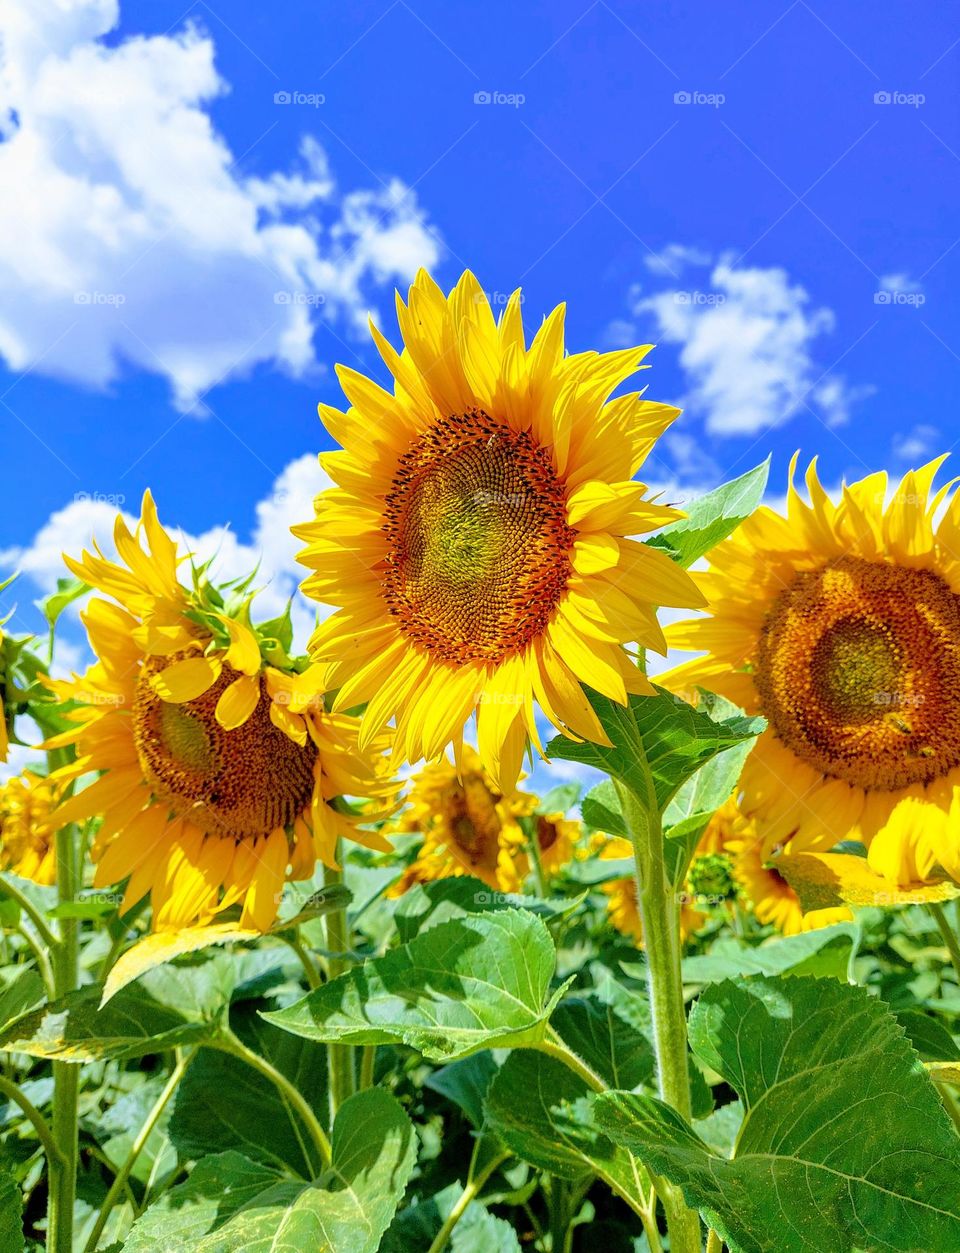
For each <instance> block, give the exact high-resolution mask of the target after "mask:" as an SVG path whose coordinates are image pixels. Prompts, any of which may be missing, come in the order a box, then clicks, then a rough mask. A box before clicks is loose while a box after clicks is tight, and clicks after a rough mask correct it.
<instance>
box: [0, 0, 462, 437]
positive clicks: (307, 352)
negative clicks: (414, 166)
mask: <svg viewBox="0 0 960 1253" xmlns="http://www.w3.org/2000/svg"><path fill="white" fill-rule="evenodd" d="M118 20H119V8H118V4H117V3H116V0H2V2H0V39H2V49H3V52H2V62H0V140H2V142H0V184H2V185H3V186H4V187H5V188H7V190H8V193H9V194H7V195H5V196H4V197H3V199H2V202H0V297H2V306H0V308H2V312H0V356H2V357H3V359H4V360H5V362H6V364H7V365H8V366H9V367H10V368H11V369H12V370H23V369H27V368H28V367H32V368H34V369H35V370H39V371H40V372H42V373H46V374H50V375H53V376H56V377H60V378H64V379H67V380H70V381H73V382H77V383H81V384H86V385H91V386H95V387H103V386H106V385H108V384H109V383H110V382H111V381H112V380H113V379H115V378H116V377H117V376H118V374H119V373H120V371H121V370H122V369H123V368H124V366H125V365H133V366H134V367H136V368H139V369H142V370H147V371H150V372H153V373H157V374H160V375H162V376H165V377H166V378H167V379H168V380H169V381H170V383H171V385H172V388H173V392H174V396H175V399H176V401H177V403H178V404H179V405H180V406H181V407H183V408H184V409H190V408H191V407H192V406H193V405H194V403H195V401H196V397H197V396H198V394H199V393H202V392H204V391H206V390H207V389H209V388H210V387H212V386H214V385H215V384H216V383H217V382H219V381H220V380H221V379H223V378H226V377H229V376H231V375H238V374H243V373H246V372H248V371H250V370H252V369H253V368H254V367H256V366H257V365H261V364H269V365H271V366H273V367H276V368H278V369H281V370H284V371H287V372H289V373H291V374H294V375H300V374H303V373H305V372H307V371H309V370H311V369H315V368H316V358H315V355H314V349H313V343H312V338H313V331H314V329H315V327H316V325H317V322H318V319H319V318H321V317H323V318H337V317H345V318H346V319H347V320H348V322H352V321H356V320H358V319H360V318H362V317H363V315H364V314H365V312H366V309H367V306H368V305H369V303H370V300H371V295H370V293H371V291H372V290H373V285H374V284H375V283H382V282H385V281H387V280H391V279H395V278H396V279H406V278H409V277H410V276H411V275H412V273H413V271H414V270H415V268H416V266H417V265H418V264H421V263H423V264H427V265H431V264H434V263H435V262H436V260H437V258H438V253H439V248H438V244H437V242H436V239H435V237H434V236H433V234H432V233H431V232H430V231H429V230H428V227H427V224H426V222H425V219H424V215H423V213H422V211H421V210H420V209H419V207H418V205H417V202H416V200H415V199H414V198H413V197H412V195H410V193H409V192H408V191H407V189H406V188H405V187H404V185H403V184H402V183H400V182H399V181H396V180H394V181H392V182H389V183H387V185H385V186H383V187H381V188H379V189H377V190H368V189H360V190H353V191H347V192H345V193H341V192H338V191H337V189H336V188H335V185H334V180H333V178H332V175H331V173H330V169H329V166H328V163H327V161H326V157H325V154H324V152H323V149H322V148H321V146H320V145H319V144H318V143H317V142H316V140H314V139H312V138H310V137H307V138H305V139H304V140H303V141H302V144H301V150H300V162H299V168H298V169H296V170H293V171H274V172H272V173H269V174H268V175H266V176H265V177H260V178H252V177H250V178H248V177H244V176H243V175H242V174H241V173H240V172H239V171H238V170H237V168H236V167H237V164H238V154H235V153H234V152H233V151H231V149H230V147H229V146H228V144H227V143H226V141H225V140H224V139H223V137H222V136H221V135H219V134H218V133H217V131H216V130H215V129H214V126H213V123H212V121H211V119H210V116H209V114H208V112H207V109H208V107H209V105H210V103H211V102H212V101H213V100H214V99H215V98H216V97H218V96H220V95H221V94H223V93H224V92H225V91H226V90H227V85H226V84H225V83H224V81H223V80H222V79H221V78H220V76H219V75H218V73H217V70H216V68H215V64H214V53H215V49H214V44H213V41H212V39H211V38H210V37H209V36H207V35H205V34H203V33H202V32H201V31H200V30H198V29H197V28H195V27H193V26H190V25H188V26H186V27H185V28H183V29H182V30H179V31H177V32H175V33H173V34H167V35H158V36H150V37H135V38H127V39H124V40H122V41H117V40H116V39H115V37H114V36H113V35H112V32H113V30H114V28H115V27H116V25H117V23H118ZM290 108H291V106H287V109H288V110H289V109H290ZM291 118H292V114H291V113H290V112H287V113H285V114H282V115H281V116H280V118H279V120H280V121H282V122H284V123H285V124H289V123H290V121H291ZM244 155H245V154H244ZM14 189H15V191H14ZM194 412H195V413H197V414H200V415H202V413H203V410H202V407H200V406H197V407H196V409H195V410H194Z"/></svg>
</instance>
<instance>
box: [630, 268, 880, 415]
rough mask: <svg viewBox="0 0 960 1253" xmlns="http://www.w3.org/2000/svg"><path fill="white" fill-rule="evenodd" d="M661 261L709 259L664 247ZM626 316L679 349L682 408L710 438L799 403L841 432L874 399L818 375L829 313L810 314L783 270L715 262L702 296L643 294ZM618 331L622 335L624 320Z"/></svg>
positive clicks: (803, 294) (812, 311)
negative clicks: (652, 327)
mask: <svg viewBox="0 0 960 1253" xmlns="http://www.w3.org/2000/svg"><path fill="white" fill-rule="evenodd" d="M691 254H692V255H691ZM661 256H667V257H668V258H671V259H672V260H671V264H673V266H674V268H676V265H677V264H679V263H683V264H687V263H688V262H689V263H691V264H693V263H695V264H702V263H703V260H704V259H705V257H706V254H703V253H700V252H699V251H698V250H693V249H685V248H683V247H682V246H681V245H671V246H670V247H669V248H667V249H665V250H664V252H663V254H661ZM693 258H695V259H696V260H695V261H694V260H693ZM648 264H650V259H649V258H648ZM650 268H651V269H654V270H655V271H656V268H657V267H656V266H655V265H650ZM632 312H633V315H634V317H635V318H638V319H641V320H642V319H643V318H644V317H649V315H650V314H653V316H654V318H655V320H656V322H657V325H658V328H659V336H660V339H661V341H663V342H666V343H671V344H677V345H679V350H680V352H679V356H680V365H681V366H682V368H683V369H684V371H685V372H686V375H687V378H688V380H689V385H690V390H689V392H688V394H687V395H686V396H685V397H683V398H682V401H681V403H682V404H683V406H684V407H685V408H686V409H687V410H688V413H689V416H691V417H701V418H702V419H703V420H704V422H705V425H706V428H707V430H708V431H711V432H715V433H716V434H720V435H749V434H753V433H755V432H757V431H761V430H764V429H766V428H768V427H775V426H780V425H782V424H783V423H784V422H786V421H787V420H788V419H789V418H790V417H791V416H792V415H793V414H794V413H796V412H797V411H798V409H799V408H801V407H802V406H804V405H808V406H809V407H810V408H812V409H814V411H815V412H817V413H818V415H819V416H820V417H821V418H822V420H823V421H824V422H826V423H827V424H828V425H838V424H840V423H842V422H844V421H846V420H847V417H848V416H849V412H850V408H851V406H852V405H853V404H855V403H856V402H857V401H858V400H859V399H861V398H862V397H863V396H865V395H868V394H870V392H871V391H872V389H871V388H864V387H856V388H853V387H850V386H849V385H848V384H847V382H846V381H845V380H844V379H843V378H842V377H841V376H840V375H837V374H829V375H828V376H827V377H821V374H822V372H823V371H822V367H821V366H820V365H819V364H818V363H817V361H816V359H815V348H816V341H817V340H818V339H819V338H820V337H821V336H823V335H825V334H828V333H829V332H831V331H832V330H833V329H834V325H835V319H834V315H833V313H832V311H831V310H830V309H826V308H811V307H810V298H809V296H808V295H807V292H806V291H805V290H804V289H803V288H802V287H801V286H799V284H796V283H792V282H791V281H790V278H789V276H788V275H787V273H786V271H785V270H782V269H778V268H770V269H760V268H746V267H737V266H736V265H735V264H734V263H732V262H731V261H729V260H728V259H721V260H720V261H718V262H717V263H716V264H715V265H714V266H713V268H712V270H711V271H710V272H709V273H705V274H704V282H703V286H702V287H701V288H697V289H694V290H690V289H688V290H679V289H676V288H671V289H669V290H665V291H659V292H656V293H654V294H652V295H649V296H640V297H639V298H637V299H635V300H634V302H633V304H632ZM641 324H642V323H641ZM618 332H619V333H620V334H621V335H624V334H625V330H624V326H623V323H622V322H620V323H618Z"/></svg>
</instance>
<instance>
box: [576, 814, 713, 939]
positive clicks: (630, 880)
mask: <svg viewBox="0 0 960 1253" xmlns="http://www.w3.org/2000/svg"><path fill="white" fill-rule="evenodd" d="M601 838H602V839H603V843H602V844H601V845H600V860H601V861H623V860H626V859H629V860H631V861H632V859H633V845H632V844H631V843H630V841H629V840H625V839H623V838H622V836H619V835H617V836H610V837H601ZM601 887H602V890H603V892H604V893H605V895H606V897H607V917H608V918H609V920H610V923H611V925H612V926H613V927H614V928H615V929H616V930H617V931H619V932H620V934H621V935H625V936H628V937H629V938H630V939H631V940H633V941H634V943H635V944H636V945H637V946H638V947H639V948H642V947H643V921H642V919H641V917H640V905H639V902H638V900H637V880H636V877H635V876H634V875H632V874H631V875H625V876H624V877H623V878H622V879H611V880H609V881H608V882H607V883H604V884H602V885H601ZM692 902H693V897H692V894H691V893H689V892H684V893H683V894H682V896H681V897H680V943H681V944H683V943H685V942H686V940H687V939H688V938H689V937H690V936H691V935H693V933H694V932H695V931H698V930H699V929H700V928H701V927H702V926H703V924H704V923H705V922H706V921H707V916H706V914H704V913H702V912H701V911H700V910H699V909H697V908H696V907H695V906H694V905H693V903H692Z"/></svg>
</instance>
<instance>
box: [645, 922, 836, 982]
mask: <svg viewBox="0 0 960 1253" xmlns="http://www.w3.org/2000/svg"><path fill="white" fill-rule="evenodd" d="M859 942H860V928H859V927H858V926H857V924H856V923H853V922H840V923H837V924H836V925H835V926H832V927H821V928H820V929H819V930H817V931H805V932H802V933H801V934H800V935H788V936H778V937H777V938H776V939H771V940H767V941H766V942H765V943H763V944H760V945H757V946H754V947H751V946H750V945H748V944H744V943H742V941H740V940H737V939H735V938H734V937H733V936H725V937H724V938H723V939H721V940H718V941H717V942H716V943H715V944H714V946H713V948H712V949H711V950H710V952H709V953H706V954H705V955H704V956H702V957H687V958H685V959H684V961H683V979H684V982H685V983H719V982H720V980H721V979H734V978H737V977H738V976H741V975H782V974H788V973H789V974H792V975H821V976H824V977H829V978H833V979H843V980H846V979H848V978H849V976H850V964H851V962H852V961H853V959H854V957H855V956H856V953H857V945H858V944H859ZM623 969H624V971H625V972H626V973H627V974H632V975H634V977H636V970H637V969H639V968H631V969H627V966H626V965H625V966H624V967H623Z"/></svg>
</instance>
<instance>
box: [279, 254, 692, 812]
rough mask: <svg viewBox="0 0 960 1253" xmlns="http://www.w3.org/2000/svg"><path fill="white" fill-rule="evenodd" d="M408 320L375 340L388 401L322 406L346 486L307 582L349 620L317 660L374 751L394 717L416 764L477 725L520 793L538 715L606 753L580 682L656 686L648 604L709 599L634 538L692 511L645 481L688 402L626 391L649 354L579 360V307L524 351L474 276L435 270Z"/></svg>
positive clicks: (328, 504)
mask: <svg viewBox="0 0 960 1253" xmlns="http://www.w3.org/2000/svg"><path fill="white" fill-rule="evenodd" d="M397 312H398V318H399V322H400V330H401V333H402V336H403V340H404V348H403V351H402V353H398V352H397V351H396V350H395V349H394V348H393V347H392V346H391V345H390V344H389V343H388V341H387V340H386V339H384V337H383V336H382V335H381V334H380V332H379V331H377V330H376V329H375V328H374V329H373V335H374V338H375V340H376V343H377V346H378V348H379V350H380V352H381V354H382V356H383V359H384V361H385V363H386V365H387V367H388V369H389V370H390V371H391V373H392V375H393V377H394V387H393V391H392V392H387V391H384V390H382V389H381V388H379V387H378V386H376V385H375V384H374V383H372V382H370V380H369V379H366V378H364V377H363V376H361V375H359V374H357V373H355V372H354V371H353V370H349V369H346V368H340V369H339V371H338V374H339V378H340V382H341V385H342V387H343V390H344V392H345V394H346V396H347V399H348V400H349V402H350V408H349V409H348V410H347V411H346V412H341V411H340V410H338V409H333V408H330V407H329V406H326V405H321V406H320V414H321V417H322V418H323V420H324V422H325V423H326V425H327V428H328V430H329V431H330V433H331V434H332V435H333V437H334V438H335V439H336V440H337V441H338V442H339V443H340V444H341V445H342V451H338V452H334V453H331V454H328V455H326V456H325V457H323V458H322V461H323V464H324V467H325V468H326V469H327V471H328V472H329V474H330V475H331V477H332V478H333V480H334V481H335V483H336V484H337V486H336V487H335V488H333V489H331V490H330V491H328V492H326V493H322V494H321V495H320V496H319V497H318V499H317V502H316V510H315V518H314V519H313V520H312V521H310V522H307V523H304V524H303V525H302V526H298V527H295V528H294V533H295V534H296V535H298V536H299V537H300V538H301V539H303V540H304V541H305V542H306V547H305V549H304V551H303V552H302V554H301V560H302V561H303V563H304V564H305V565H306V566H307V567H309V568H310V569H311V571H312V573H311V575H310V576H309V577H308V578H307V579H306V581H305V582H304V584H303V587H304V591H305V592H306V593H307V594H308V595H310V596H313V597H314V598H316V599H317V600H321V601H325V602H328V603H330V604H332V605H335V606H337V610H336V612H335V613H334V614H333V615H332V616H331V617H330V618H328V619H327V620H326V621H325V622H324V623H323V624H322V625H321V626H320V627H319V628H318V631H317V633H316V635H315V636H314V638H313V641H312V644H311V651H312V654H313V656H314V657H315V658H316V659H317V660H318V661H324V662H329V663H331V666H332V675H331V682H332V683H333V684H334V685H335V686H337V687H339V688H340V692H339V695H338V698H337V705H336V707H337V708H351V707H352V706H356V705H358V704H366V706H367V708H366V712H365V714H364V719H363V728H362V731H361V740H365V739H366V737H368V736H370V735H373V734H375V733H376V732H377V731H378V730H379V728H380V727H382V726H383V725H385V724H386V722H388V721H389V720H390V719H391V718H395V719H396V749H397V753H398V755H400V756H401V757H403V758H405V759H407V760H410V761H416V760H419V759H420V758H426V759H428V760H430V759H434V758H436V757H438V756H439V754H440V753H441V752H442V751H443V749H444V747H445V746H446V745H448V744H451V743H453V744H454V745H456V744H458V743H459V742H460V739H461V736H462V731H463V728H464V724H465V723H466V721H467V719H468V718H469V717H471V716H472V715H473V714H474V713H476V715H477V735H478V746H479V752H480V756H481V758H482V760H483V763H484V766H485V768H486V769H487V770H488V771H489V773H490V774H491V776H492V778H493V779H494V780H495V782H496V786H497V787H498V788H499V790H500V791H502V792H504V793H506V792H509V791H510V790H511V789H512V788H514V787H515V786H516V782H517V779H518V776H519V771H520V763H521V759H522V756H523V752H524V749H525V747H526V745H527V743H528V742H529V741H532V742H533V743H534V744H536V745H537V746H538V747H539V739H538V734H537V727H536V721H535V714H534V706H535V704H539V705H540V707H541V708H542V710H543V712H544V713H545V714H546V716H547V718H549V719H550V721H551V722H552V723H553V724H554V725H555V726H556V727H557V728H558V729H559V730H560V731H561V732H562V733H563V734H569V735H573V736H575V737H577V736H579V737H586V738H589V739H593V740H600V741H601V742H605V740H606V737H605V735H604V732H603V730H602V728H601V726H600V724H599V722H598V720H597V718H596V716H595V715H594V714H593V712H592V710H591V708H590V705H589V704H588V702H587V700H586V697H585V695H584V692H583V687H582V684H589V685H590V686H591V687H593V688H594V689H596V690H597V691H599V692H602V693H604V694H605V695H607V696H609V697H610V698H611V699H613V700H616V701H620V702H621V703H625V702H626V699H627V694H628V693H629V692H648V691H650V688H649V685H648V684H647V681H646V679H645V678H644V677H643V675H642V674H641V673H640V671H639V669H638V667H637V665H636V662H635V660H634V659H633V658H632V657H631V656H630V655H629V654H628V653H627V651H626V646H627V645H634V644H639V645H640V646H641V647H645V646H650V647H653V648H659V649H661V650H662V648H663V637H662V635H661V633H660V630H659V627H658V626H657V622H656V617H655V613H654V606H656V605H660V604H663V605H687V606H691V607H692V606H696V605H699V604H701V603H702V598H701V596H700V593H699V592H698V591H697V589H696V587H695V586H694V584H693V581H692V580H691V579H690V577H689V576H688V575H687V574H686V573H685V572H684V571H683V570H681V569H680V568H679V567H678V566H676V565H675V564H674V563H673V562H672V561H671V560H670V559H669V557H667V556H666V555H665V554H663V553H661V552H658V551H657V550H656V549H653V548H651V547H649V546H646V545H644V544H641V543H639V542H638V541H637V540H636V539H634V538H632V537H634V536H636V535H638V534H641V533H643V532H646V531H651V530H654V529H656V528H658V527H660V526H662V525H663V524H664V523H666V522H669V521H672V520H673V519H675V518H677V517H679V516H680V515H679V514H678V513H677V511H676V510H674V509H671V508H668V507H667V506H665V505H662V504H658V503H656V502H655V501H653V500H651V499H650V498H649V497H648V493H647V489H646V487H645V486H644V485H643V484H642V483H639V482H636V481H635V479H634V475H635V474H636V473H637V472H638V471H639V469H640V467H641V465H642V464H643V462H644V460H645V458H646V457H647V455H648V453H649V452H650V450H651V448H652V447H653V445H654V442H655V440H656V438H657V436H658V435H660V434H661V433H662V431H663V430H664V429H665V428H666V427H667V426H668V425H669V424H670V422H672V421H673V419H674V418H675V417H676V416H677V410H675V409H672V408H670V407H669V406H667V405H662V404H658V403H656V402H654V401H649V400H645V399H642V398H641V396H640V395H639V394H637V393H630V394H627V395H623V396H618V397H617V398H616V399H615V400H611V399H610V396H611V394H612V392H613V391H614V390H615V389H616V388H618V387H619V385H620V384H621V383H623V382H624V381H625V380H626V379H627V378H628V377H629V376H630V375H631V374H633V373H634V371H635V370H637V368H638V367H639V366H640V363H641V361H642V359H643V357H644V356H645V354H646V352H647V351H648V348H647V347H641V348H636V349H629V350H626V351H622V352H614V353H607V354H597V353H592V352H590V353H578V354H572V355H566V354H565V352H564V345H563V317H564V309H563V306H560V307H559V308H557V309H555V310H554V312H553V313H552V314H551V315H550V316H549V317H548V318H547V319H546V321H545V322H544V323H543V325H542V326H541V328H540V330H539V331H538V332H537V334H536V336H535V337H534V339H533V341H532V343H531V344H530V345H529V346H528V345H527V342H526V339H525V336H524V330H523V325H522V321H521V316H520V294H519V292H517V293H514V295H513V296H512V297H511V299H510V301H509V302H508V304H507V306H506V308H505V309H504V310H503V313H502V315H501V317H500V320H499V322H497V321H495V319H494V315H493V312H492V310H491V308H490V304H489V302H488V301H487V298H486V296H485V295H484V293H483V292H482V291H481V289H480V287H479V285H478V283H477V281H476V279H475V278H474V277H473V275H472V274H469V273H466V274H464V275H463V277H462V278H461V280H460V282H459V283H458V284H457V286H456V287H455V288H454V290H453V291H452V292H451V293H450V295H449V296H445V295H444V293H443V292H442V291H441V290H440V289H439V288H438V287H437V285H436V284H435V283H434V282H433V280H432V279H431V278H430V277H429V275H427V274H426V273H425V272H423V271H421V272H420V273H419V274H418V276H417V278H416V281H415V282H414V284H413V286H412V287H411V289H410V293H409V298H408V300H407V302H406V303H405V302H404V301H403V300H401V299H400V298H399V297H398V300H397Z"/></svg>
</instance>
